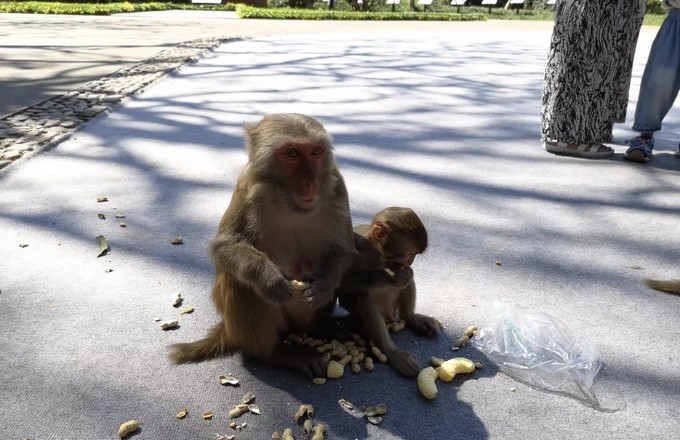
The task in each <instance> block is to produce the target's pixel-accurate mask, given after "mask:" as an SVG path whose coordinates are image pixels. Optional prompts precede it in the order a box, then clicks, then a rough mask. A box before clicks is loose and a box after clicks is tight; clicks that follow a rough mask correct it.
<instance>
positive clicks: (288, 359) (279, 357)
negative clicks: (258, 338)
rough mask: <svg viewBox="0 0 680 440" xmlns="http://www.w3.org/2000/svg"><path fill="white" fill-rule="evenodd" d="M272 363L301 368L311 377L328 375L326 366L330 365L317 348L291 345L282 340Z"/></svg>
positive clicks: (273, 355) (275, 351)
mask: <svg viewBox="0 0 680 440" xmlns="http://www.w3.org/2000/svg"><path fill="white" fill-rule="evenodd" d="M271 363H272V364H274V365H280V366H283V367H288V368H294V369H296V370H299V371H301V372H302V373H303V374H304V375H305V376H307V377H309V378H310V379H311V378H314V377H326V367H327V366H328V364H327V363H326V362H324V360H323V358H322V357H321V355H319V353H317V352H316V350H314V349H312V348H310V347H307V346H299V345H289V344H284V343H283V342H280V343H279V344H278V345H277V346H276V348H275V349H274V353H273V354H272V358H271Z"/></svg>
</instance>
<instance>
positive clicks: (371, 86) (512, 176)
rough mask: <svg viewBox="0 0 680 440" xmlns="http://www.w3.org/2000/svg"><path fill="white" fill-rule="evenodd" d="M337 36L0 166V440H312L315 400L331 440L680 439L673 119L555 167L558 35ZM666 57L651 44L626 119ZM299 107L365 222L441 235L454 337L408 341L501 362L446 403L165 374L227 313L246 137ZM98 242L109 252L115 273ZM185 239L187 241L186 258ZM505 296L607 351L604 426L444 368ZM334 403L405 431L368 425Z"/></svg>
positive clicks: (432, 259) (341, 386)
mask: <svg viewBox="0 0 680 440" xmlns="http://www.w3.org/2000/svg"><path fill="white" fill-rule="evenodd" d="M234 23H240V22H238V21H234ZM315 25H316V26H319V24H315ZM322 25H323V28H324V30H326V31H327V32H321V33H317V34H315V35H313V36H310V35H309V33H307V32H306V31H305V30H304V29H300V30H299V32H297V31H294V30H289V31H290V32H284V33H285V35H284V34H283V33H282V34H277V35H271V36H266V35H260V36H256V37H254V38H252V39H249V40H240V41H231V42H226V43H224V44H222V45H220V46H219V47H217V48H215V49H214V50H213V51H210V52H207V53H205V54H204V55H203V56H201V57H200V58H198V59H197V60H196V62H194V63H190V64H187V65H185V66H184V67H183V68H182V69H179V70H177V71H174V72H173V73H171V74H169V75H167V76H165V77H163V78H160V79H159V80H157V81H155V82H153V83H152V84H150V85H148V86H146V87H145V89H144V93H141V94H136V95H133V96H130V97H128V98H127V99H123V100H122V101H121V103H120V104H119V105H117V106H115V107H113V108H112V109H111V110H110V111H107V112H104V113H103V114H101V115H100V116H98V117H96V118H95V119H93V120H91V121H89V122H87V123H85V124H83V125H81V126H80V127H79V128H78V130H77V131H75V132H73V133H71V135H70V136H69V137H67V138H65V139H63V140H62V141H61V142H59V143H58V144H56V145H53V148H50V149H46V150H43V151H42V152H41V153H40V154H32V155H27V156H26V157H25V158H23V159H21V160H19V161H18V162H16V163H14V164H13V165H11V166H8V167H6V168H4V169H2V170H0V231H1V233H0V310H2V317H1V318H0V322H1V324H2V329H3V331H2V332H1V333H0V353H2V354H3V355H2V356H1V357H0V371H2V382H1V387H0V393H1V396H0V400H1V401H2V405H0V438H3V439H5V438H7V439H26V438H33V439H67V438H69V439H71V438H78V439H106V438H116V431H117V429H118V426H119V425H120V424H121V423H122V422H124V421H126V420H129V419H132V418H136V419H138V420H139V421H140V422H141V431H140V432H138V433H137V434H136V435H134V436H132V437H131V438H134V439H160V438H168V439H215V438H216V437H215V434H216V433H217V434H221V435H223V434H233V435H236V439H267V438H271V434H272V433H273V432H274V431H279V432H281V431H282V430H283V429H284V428H285V427H293V428H294V429H295V433H296V438H298V439H300V438H304V436H303V434H302V432H301V429H300V428H299V427H297V426H296V425H295V424H294V421H293V419H292V416H293V414H294V413H295V411H296V410H297V408H298V406H299V405H300V404H301V403H312V404H313V405H314V406H315V408H316V412H315V421H317V422H323V423H326V424H328V425H329V427H330V430H329V434H328V436H327V438H329V439H343V440H352V439H413V440H420V439H430V438H432V439H434V438H444V439H520V438H555V439H584V440H585V439H587V440H591V439H593V438H600V439H616V440H619V439H622V440H629V439H630V440H633V439H635V440H638V439H649V440H652V439H664V440H665V439H668V440H671V439H675V438H678V435H679V434H680V418H679V417H678V408H680V374H679V373H678V368H677V362H678V356H677V347H678V346H679V345H680V331H679V330H678V326H677V320H678V316H679V315H680V302H679V298H678V297H675V296H671V295H667V294H662V293H660V292H656V291H651V290H649V289H647V288H645V287H644V286H643V285H642V284H641V283H640V281H641V279H643V278H646V277H652V278H674V277H678V261H679V260H680V252H679V250H680V234H678V232H677V226H678V224H680V197H678V194H680V180H679V179H678V176H679V173H680V160H678V159H676V158H674V157H673V156H672V152H673V150H674V148H675V145H676V144H677V141H678V139H680V124H679V123H678V121H679V120H680V112H679V111H678V109H677V108H676V109H673V110H672V111H671V113H670V114H669V116H668V118H667V123H666V124H665V125H664V130H663V131H662V132H661V133H659V135H658V147H657V150H658V151H657V154H656V156H655V157H654V159H653V161H652V162H651V163H650V164H648V165H637V164H632V163H627V162H624V161H623V160H622V159H621V154H622V153H623V151H624V150H625V148H624V147H623V146H622V145H621V141H622V140H623V139H625V137H627V136H628V135H630V130H629V124H625V125H624V124H622V125H620V126H617V128H616V131H615V144H614V147H615V149H616V151H617V154H616V156H615V157H613V158H611V159H607V160H598V161H593V160H582V159H575V158H567V157H558V156H553V155H550V154H547V153H545V152H544V151H542V149H541V148H540V144H539V142H538V131H539V111H538V102H539V99H540V86H541V80H542V74H543V65H544V61H545V55H546V50H547V47H548V41H549V37H550V28H549V26H545V25H544V24H542V25H532V24H526V23H512V24H507V23H502V24H497V23H480V24H475V25H474V26H468V25H466V24H462V23H461V24H447V25H446V26H448V27H446V26H445V25H444V24H436V25H434V26H433V27H431V28H430V27H425V28H412V29H405V28H400V27H394V28H393V27H390V25H392V23H383V24H373V23H371V26H372V27H371V28H368V27H364V28H362V29H361V30H358V29H357V28H352V30H351V31H347V30H345V31H343V32H341V31H340V29H338V28H333V26H336V25H332V24H328V25H327V24H326V23H323V24H322ZM352 25H354V24H352ZM337 26H340V24H338V25H337ZM379 26H385V27H386V28H383V29H382V30H381V29H378V27H379ZM512 26H516V27H518V28H519V29H517V30H516V31H513V32H510V31H509V28H510V27H512ZM532 26H535V28H532ZM387 28H389V29H387ZM190 37H191V38H186V39H182V40H181V41H188V40H192V39H194V37H195V35H191V36H190ZM652 38H653V30H652V31H651V32H650V30H645V31H644V34H643V37H642V38H641V39H640V43H639V47H638V54H639V56H638V57H637V58H636V61H635V67H634V80H633V86H632V91H631V97H632V99H631V103H630V107H629V120H630V115H631V114H632V113H631V112H632V108H634V104H635V97H636V96H637V89H638V88H639V79H640V74H641V72H642V68H643V66H644V61H645V57H646V53H647V51H648V50H649V44H650V43H651V39H652ZM640 54H641V55H640ZM146 57H148V55H144V56H142V58H146ZM127 60H128V62H130V63H136V62H138V61H139V59H137V58H134V57H128V58H127ZM104 74H106V73H104ZM292 111H295V112H302V113H307V114H310V115H313V116H315V117H317V118H318V119H320V120H321V121H322V122H323V123H324V124H325V125H326V127H327V128H328V130H329V131H330V132H331V133H332V135H333V137H334V143H335V154H336V157H337V159H338V162H339V166H340V170H341V172H342V173H343V175H344V177H345V180H346V182H347V186H348V190H349V194H350V205H351V209H352V215H353V218H354V220H355V222H357V223H360V222H365V221H367V220H368V219H369V218H370V217H371V216H372V215H373V214H374V213H375V212H376V211H377V210H379V209H381V208H382V207H384V206H388V205H401V206H410V207H412V208H413V209H414V210H415V211H416V212H418V214H419V215H420V216H421V217H422V219H423V221H424V223H425V224H426V226H427V227H428V230H429V234H430V243H431V244H430V248H429V249H428V251H427V252H426V253H425V254H423V255H422V256H420V257H418V259H417V260H416V263H415V266H414V268H415V273H416V275H415V276H416V280H417V282H418V302H417V308H418V310H419V311H421V312H422V313H425V314H429V315H434V316H436V317H437V318H439V319H440V320H441V321H442V322H443V323H444V325H445V331H444V333H443V334H442V335H440V337H439V338H438V339H436V340H429V339H426V338H421V337H419V336H417V335H415V334H413V333H411V332H409V331H404V332H402V333H399V334H397V335H395V338H396V341H397V343H398V344H399V345H400V346H402V347H404V348H407V349H408V350H410V351H412V352H413V353H414V354H415V355H416V356H417V357H418V358H419V359H420V360H421V362H423V363H426V362H427V360H428V359H429V358H430V357H431V356H438V357H442V358H449V357H453V356H466V357H469V358H471V359H474V360H480V361H484V363H485V367H484V368H483V369H482V370H481V371H477V372H475V373H474V374H472V375H469V376H464V377H461V378H457V379H455V380H454V381H453V382H452V383H449V384H444V383H441V382H440V383H439V384H438V387H439V394H438V395H437V398H436V399H434V400H433V401H425V400H424V399H423V398H422V397H421V396H420V395H419V393H418V391H417V389H416V385H415V382H414V381H413V380H409V379H405V378H402V377H399V376H398V375H397V374H396V373H395V372H394V371H392V370H391V369H390V368H389V367H387V366H384V365H378V366H377V367H378V368H376V371H374V372H373V373H366V372H364V373H361V374H359V375H351V374H349V373H347V374H346V377H344V378H342V379H341V380H335V381H330V382H328V383H327V384H325V385H322V386H317V385H313V384H311V383H310V381H308V380H307V379H305V378H302V377H299V376H298V375H297V374H296V373H293V372H289V371H285V370H279V369H272V368H269V367H266V366H263V365H261V364H257V363H252V362H243V360H242V358H241V357H240V356H238V355H237V356H233V357H228V358H221V359H215V360H212V361H208V362H204V363H200V364H196V365H185V366H180V367H177V366H172V365H170V364H169V363H168V361H167V358H166V352H167V346H168V345H169V344H171V343H174V342H180V341H190V340H195V339H197V338H200V337H202V336H203V335H204V334H205V332H206V330H207V329H208V328H209V327H210V326H211V325H213V324H214V323H215V321H216V319H217V318H216V316H215V313H214V308H213V306H212V304H211V301H210V294H209V292H210V287H211V285H212V281H213V279H212V278H213V269H212V267H211V263H210V261H209V258H208V256H207V254H206V247H207V245H208V242H209V241H210V239H211V238H212V236H213V234H214V232H215V229H216V226H217V224H218V222H219V219H220V217H221V215H222V213H223V211H224V209H225V208H226V206H227V204H228V201H229V198H230V195H231V192H232V190H233V187H234V184H235V181H236V177H237V175H238V172H239V170H240V169H241V167H242V166H243V164H244V163H245V159H246V155H245V151H244V148H243V143H242V125H243V123H244V122H254V121H257V120H258V119H259V118H261V116H262V115H264V114H267V113H272V112H292ZM101 196H107V197H108V200H109V201H108V202H106V203H98V202H97V197H101ZM98 214H105V217H106V218H105V219H101V218H100V217H99V216H98ZM116 214H124V215H125V217H124V219H117V218H116V217H115V215H116ZM120 223H125V227H122V226H121V225H120ZM98 235H105V236H106V237H107V239H108V241H109V244H110V246H111V253H110V254H109V255H107V256H105V257H101V258H97V257H96V255H97V254H98V253H99V247H98V242H97V240H96V237H97V236H98ZM176 235H181V236H182V237H183V238H184V245H181V246H173V245H172V244H170V241H171V240H172V238H173V237H175V236H176ZM177 293H182V296H183V297H184V298H185V305H191V306H194V307H195V308H196V310H195V312H194V313H193V314H191V315H181V316H179V320H180V328H179V329H177V330H176V331H172V332H163V331H162V330H160V328H159V326H158V322H156V321H155V319H154V318H156V317H159V318H164V319H166V318H173V317H176V316H178V313H177V310H176V309H174V308H173V307H172V305H171V304H172V300H173V298H174V297H175V296H176V294H177ZM503 303H519V304H522V305H524V306H526V307H529V308H532V309H536V310H541V311H543V312H546V313H549V314H550V315H553V316H555V317H557V318H558V319H560V320H561V321H562V322H564V323H565V324H566V325H567V326H568V327H569V328H570V329H572V330H573V331H574V332H575V333H577V334H580V335H583V336H585V337H587V338H588V339H589V340H591V341H592V342H593V343H594V344H595V345H596V346H597V348H598V350H599V352H600V354H601V358H602V360H603V361H604V370H603V371H602V372H601V373H600V374H599V375H598V378H597V379H596V383H595V385H594V387H593V389H592V391H593V392H594V393H595V396H596V397H597V398H598V399H599V401H600V402H601V403H602V405H603V407H604V408H605V409H608V410H609V411H598V410H595V409H593V408H591V407H589V406H586V405H583V404H581V403H580V402H578V401H577V400H575V399H574V398H571V397H569V396H565V395H556V394H549V393H545V392H542V391H540V390H538V389H535V388H532V387H531V386H528V385H526V384H524V383H519V382H516V381H514V380H513V379H511V378H510V377H508V376H507V375H505V374H503V373H500V372H499V371H498V368H496V367H495V366H494V365H493V364H492V363H491V362H490V361H488V360H487V359H485V356H484V354H483V353H481V352H479V351H477V350H476V349H475V348H473V347H465V348H463V349H461V350H459V351H456V352H452V351H451V350H450V346H451V344H452V342H453V341H454V340H455V339H457V337H458V336H459V335H460V333H461V332H462V331H463V330H464V329H465V328H466V327H467V326H468V325H470V324H477V325H480V326H482V327H486V326H488V325H489V324H490V323H491V322H492V319H493V316H494V313H495V311H496V304H503ZM220 374H231V375H234V376H236V377H238V378H239V379H240V381H241V382H240V387H239V388H230V387H224V386H221V385H220V384H219V383H218V381H217V376H218V375H220ZM248 391H251V392H253V393H254V394H255V396H256V402H257V404H258V406H259V407H260V409H261V410H262V414H261V415H255V414H247V415H245V416H243V417H242V418H239V419H236V420H235V421H236V423H237V424H238V425H239V426H242V424H243V423H246V426H245V427H243V428H242V429H241V430H240V431H236V430H233V429H231V428H230V427H229V424H230V423H231V422H233V421H234V420H231V419H229V418H228V417H227V415H226V411H228V410H229V409H231V408H232V407H233V406H234V404H236V403H237V402H239V401H240V399H241V397H242V396H243V394H245V393H246V392H248ZM341 398H343V399H346V400H348V401H350V402H353V403H354V404H355V405H356V406H357V407H358V408H361V406H362V405H364V404H365V405H372V404H376V403H380V402H384V403H386V404H387V406H388V413H387V415H386V417H385V418H384V420H383V421H382V423H381V424H380V425H377V426H376V425H372V424H370V423H368V422H367V421H366V419H365V418H362V417H360V416H359V415H358V411H355V412H353V413H348V412H346V411H344V410H343V409H342V408H341V407H340V406H339V405H338V400H339V399H341ZM183 408H188V409H189V417H188V418H186V419H184V420H179V419H177V418H176V417H175V415H176V414H177V413H178V412H179V411H180V410H182V409H183ZM206 411H211V412H214V413H215V417H214V418H213V419H212V420H209V421H207V420H203V419H202V418H201V414H203V413H204V412H206Z"/></svg>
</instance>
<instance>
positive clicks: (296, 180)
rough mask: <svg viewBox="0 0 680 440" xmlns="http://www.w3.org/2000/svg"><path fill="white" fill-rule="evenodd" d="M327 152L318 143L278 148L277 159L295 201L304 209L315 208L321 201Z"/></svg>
mask: <svg viewBox="0 0 680 440" xmlns="http://www.w3.org/2000/svg"><path fill="white" fill-rule="evenodd" d="M326 154H327V151H326V147H325V146H324V145H317V144H309V145H296V144H288V145H284V146H282V147H280V148H279V149H278V150H276V153H275V157H276V161H277V162H278V164H279V166H280V167H281V168H282V169H283V170H284V173H285V175H286V180H287V182H288V188H289V190H290V193H291V196H292V198H293V203H295V205H296V206H297V207H298V208H300V209H302V210H306V211H307V210H311V209H314V208H315V207H316V205H317V203H318V202H319V193H320V191H321V183H320V179H321V172H322V169H323V165H324V163H325V162H326Z"/></svg>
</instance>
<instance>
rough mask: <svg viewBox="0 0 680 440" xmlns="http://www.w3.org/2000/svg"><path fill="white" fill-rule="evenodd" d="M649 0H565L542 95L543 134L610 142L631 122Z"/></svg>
mask: <svg viewBox="0 0 680 440" xmlns="http://www.w3.org/2000/svg"><path fill="white" fill-rule="evenodd" d="M644 11H645V1H644V0H559V1H557V3H556V6H555V25H554V27H553V34H552V40H551V42H550V52H549V54H548V61H547V64H546V67H545V77H544V81H543V92H542V99H541V140H542V141H558V142H567V143H576V144H589V143H599V142H606V141H608V140H610V139H611V136H612V129H613V126H614V122H625V120H626V107H627V106H628V91H629V89H630V79H631V73H632V68H633V58H634V56H635V46H636V44H637V39H638V35H639V33H640V27H641V25H642V17H643V15H644Z"/></svg>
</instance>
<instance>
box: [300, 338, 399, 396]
mask: <svg viewBox="0 0 680 440" xmlns="http://www.w3.org/2000/svg"><path fill="white" fill-rule="evenodd" d="M287 340H288V342H290V343H291V344H295V345H307V346H308V347H312V348H314V349H316V351H317V352H319V353H321V354H323V359H324V361H325V362H327V363H328V369H327V370H326V376H327V377H328V378H330V379H338V378H340V377H342V376H343V375H344V374H345V367H346V366H347V365H348V364H349V365H350V368H351V370H352V373H354V374H359V373H361V369H362V368H361V365H362V364H363V368H364V369H365V370H366V371H373V369H374V368H375V364H374V361H373V359H374V358H375V359H377V360H378V362H380V363H383V364H384V363H387V356H385V354H384V353H383V352H381V351H380V349H379V348H378V347H376V346H375V345H373V343H372V342H368V343H367V342H366V341H365V340H364V338H362V337H361V335H358V334H356V333H354V334H353V335H352V340H350V341H345V342H344V343H343V342H340V341H338V340H336V339H333V340H332V341H330V342H327V341H325V340H321V339H316V338H313V337H311V336H307V335H306V334H305V333H297V334H290V335H288V338H287ZM313 382H314V383H315V384H317V385H322V384H324V383H326V378H325V377H315V378H314V379H313Z"/></svg>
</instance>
